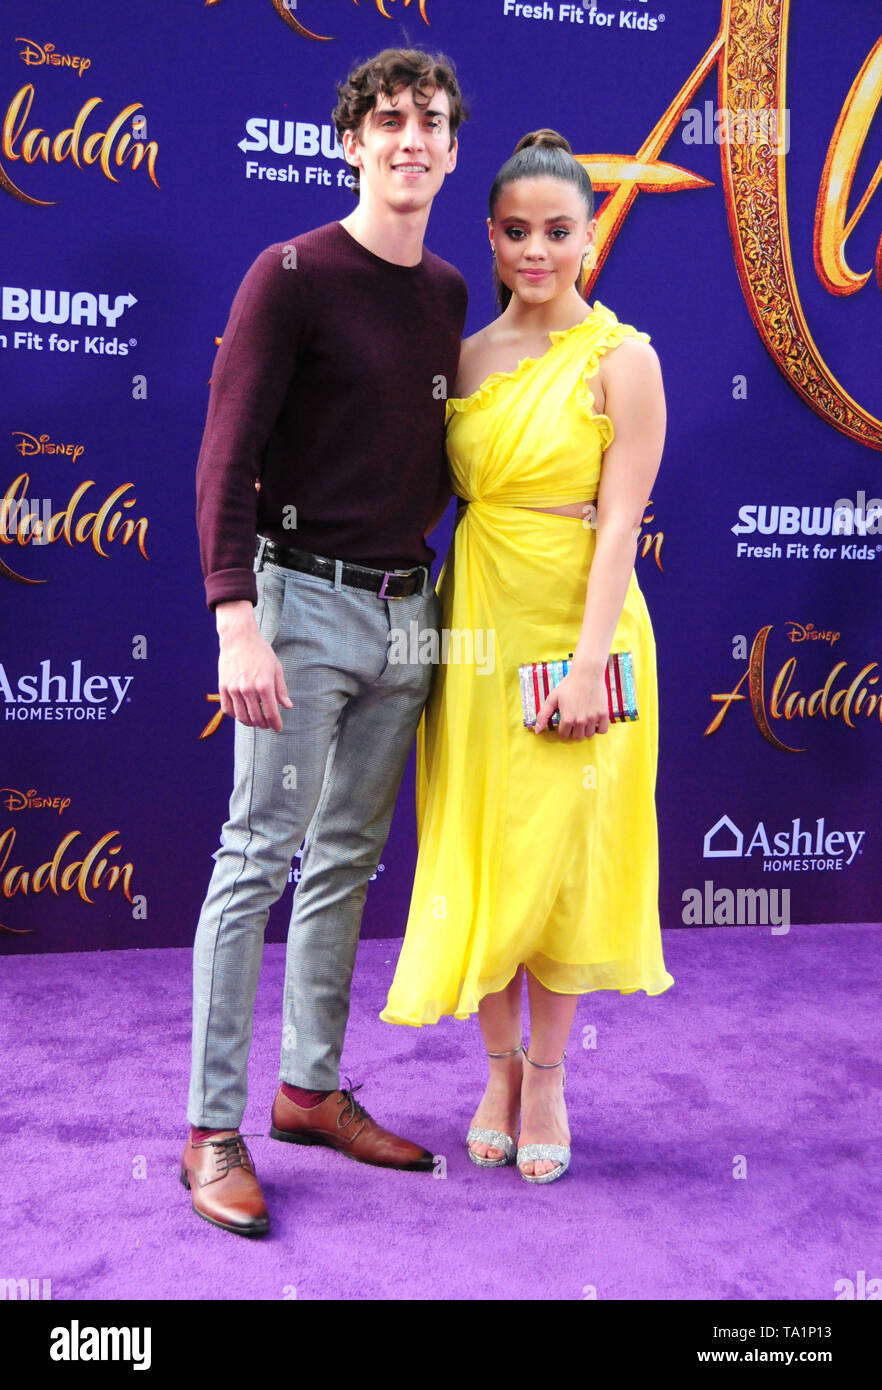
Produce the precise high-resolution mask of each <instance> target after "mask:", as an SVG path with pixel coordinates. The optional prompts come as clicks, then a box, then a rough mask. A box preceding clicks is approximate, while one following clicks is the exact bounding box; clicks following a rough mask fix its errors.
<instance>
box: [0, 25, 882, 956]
mask: <svg viewBox="0 0 882 1390" xmlns="http://www.w3.org/2000/svg"><path fill="white" fill-rule="evenodd" d="M880 17H882V16H880V10H879V4H878V0H841V3H839V4H837V5H835V6H831V5H830V4H829V3H828V0H798V3H794V4H792V5H791V4H790V0H619V3H617V4H616V5H611V4H606V3H603V0H599V2H598V3H597V4H595V5H593V6H592V5H590V4H584V5H583V4H578V3H577V4H562V3H558V0H553V3H543V4H516V3H512V2H511V0H360V3H359V2H358V0H299V3H295V0H289V3H287V4H286V3H284V0H206V2H205V3H203V2H202V0H164V3H154V4H149V5H131V4H123V3H122V0H68V3H66V4H64V5H59V4H58V3H57V0H7V3H6V4H5V5H4V6H3V11H2V15H0V105H2V117H0V119H2V132H0V219H2V220H0V296H2V319H0V386H2V390H0V498H2V499H3V512H2V521H3V525H2V528H0V599H2V609H0V613H2V627H0V786H2V792H0V927H2V930H0V949H2V950H4V951H7V952H34V951H69V950H86V949H95V948H114V947H116V948H119V947H132V946H140V947H144V946H181V945H185V944H188V943H189V942H190V941H191V940H192V937H193V932H194V928H195V923H196V919H197V915H198V910H199V907H200V904H201V901H202V898H203V895H204V892H205V889H206V886H207V883H208V878H209V874H210V871H211V868H212V861H211V857H210V856H211V854H212V852H213V851H214V849H215V848H216V846H217V843H218V836H219V832H220V827H221V825H222V823H223V821H224V819H225V816H226V810H227V800H228V797H229V792H230V786H231V773H232V739H233V726H232V722H231V721H230V720H229V719H227V718H225V717H223V716H221V715H220V713H219V707H218V704H217V693H216V692H217V642H216V635H215V629H214V620H213V618H212V616H211V615H210V614H209V612H208V610H207V608H206V607H205V605H204V597H203V587H202V575H201V571H200V567H199V557H198V549H197V537H196V530H195V521H194V467H195V461H196V456H197V452H198V447H199V441H200V437H201V431H202V425H203V422H204V418H205V408H206V403H207V396H208V380H209V377H210V374H211V368H212V362H213V358H214V352H215V346H216V342H217V339H218V336H219V335H220V334H221V333H222V332H223V328H224V325H225V322H226V316H227V312H228V310H229V306H230V302H231V299H232V296H233V294H234V292H235V290H236V287H237V285H238V283H239V281H240V279H241V277H242V275H243V274H244V272H245V270H246V269H247V267H248V266H249V265H250V263H251V262H252V260H253V259H254V257H255V256H256V255H257V253H258V252H259V251H260V250H261V249H262V248H263V247H264V246H266V245H268V244H269V243H271V242H274V241H280V240H284V239H287V238H288V237H291V236H294V235H296V234H297V233H299V232H302V231H304V230H306V229H308V228H310V227H313V226H318V225H320V224H323V223H326V222H330V221H332V220H334V219H336V218H340V217H343V216H345V215H346V214H347V213H348V212H349V211H350V210H351V208H352V206H353V198H352V194H351V192H350V191H349V189H348V187H347V177H348V175H347V169H346V166H345V164H344V162H343V160H342V152H341V150H340V149H339V147H337V145H336V141H335V137H334V131H333V127H332V124H331V120H330V112H331V110H332V108H333V106H334V103H335V100H336V94H335V84H336V82H337V81H338V80H341V79H342V78H344V77H345V75H346V73H347V72H348V70H349V69H350V67H351V66H352V65H353V64H354V63H355V62H356V61H359V60H361V59H363V58H365V57H368V56H369V55H370V54H372V53H375V52H377V51H379V50H380V49H382V48H384V47H387V46H390V45H394V46H399V45H408V44H419V45H420V46H423V47H427V48H429V49H440V50H441V51H443V52H445V53H446V54H448V55H449V56H450V57H451V58H452V59H453V60H454V62H455V63H456V65H457V69H458V73H459V77H460V81H461V84H462V87H463V91H464V94H465V96H466V98H467V100H468V102H469V104H470V107H471V119H470V121H469V122H468V123H467V124H466V125H465V126H464V127H463V129H462V131H461V137H460V159H459V164H458V167H457V169H456V171H455V173H454V174H453V175H451V176H450V177H449V178H448V179H447V181H446V183H445V185H444V187H443V189H442V190H441V192H440V194H439V196H438V197H437V199H436V201H435V206H434V208H433V210H432V214H431V219H430V223H429V230H428V236H427V244H428V245H429V247H430V248H431V249H432V250H434V251H436V252H437V253H439V254H440V255H442V256H444V257H445V258H447V259H448V260H450V261H452V262H453V263H454V264H455V265H457V266H458V267H459V268H460V269H461V271H462V272H463V274H464V276H465V278H466V280H467V282H468V285H469V289H470V309H469V319H468V324H467V331H468V332H474V331H476V330H477V329H478V328H479V327H481V326H482V325H484V324H485V323H486V322H487V321H488V320H489V319H490V318H491V317H492V316H493V314H494V304H493V295H492V287H491V275H490V266H491V261H490V256H489V252H488V245H487V239H486V230H485V225H484V220H485V217H486V201H487V194H488V191H489V187H490V184H491V182H492V180H493V177H494V175H495V173H496V171H497V169H498V168H499V166H500V165H501V164H502V162H503V161H504V160H505V159H506V158H507V156H508V155H509V154H510V152H511V150H512V148H513V146H514V145H515V143H516V141H517V140H518V139H519V138H520V136H521V135H522V134H524V132H526V131H528V130H532V129H535V128H537V127H539V126H553V127H556V128H557V129H558V130H560V131H562V132H563V133H564V134H565V135H566V136H567V138H568V139H569V141H570V143H571V144H572V146H573V149H574V151H575V152H576V153H577V155H578V156H579V157H580V158H581V159H582V160H583V162H584V164H585V166H586V168H587V169H588V171H589V172H590V174H591V176H592V178H593V179H594V182H595V187H596V189H597V191H598V205H599V228H598V230H599V237H598V244H599V248H600V254H599V257H598V266H597V270H596V274H595V277H594V280H593V282H592V285H591V287H590V289H589V293H588V297H589V298H590V299H591V300H592V302H593V300H594V299H595V298H597V299H600V300H601V302H602V303H604V304H606V305H608V306H609V307H610V308H612V309H613V310H614V311H615V313H616V314H617V315H618V316H619V318H620V319H622V320H624V321H626V322H628V323H633V324H635V325H636V326H637V327H638V328H640V329H644V330H646V331H647V332H648V333H649V334H650V335H651V337H652V341H653V343H654V345H655V347H656V349H657V350H658V353H659V355H660V358H661V362H662V366H663V370H664V376H665V383H666V390H667V399H668V408H669V430H668V438H667V445H666V448H665V454H664V459H663V462H662V467H661V471H660V474H659V478H658V481H657V485H656V488H655V490H654V494H653V497H652V499H651V503H650V505H649V507H648V508H647V512H646V515H645V518H644V527H643V532H642V536H641V542H640V551H639V557H638V560H637V566H638V575H639V579H640V583H641V586H642V588H643V591H644V593H645V595H646V599H647V603H648V605H649V609H650V612H651V614H652V618H653V623H654V626H655V631H656V636H657V641H658V650H659V681H660V701H661V735H660V738H661V749H660V764H659V782H658V809H659V825H660V849H661V910H662V925H663V927H676V926H680V925H682V924H684V923H687V924H692V923H699V924H704V925H708V926H711V925H714V924H720V923H728V922H733V921H745V922H750V921H751V919H752V918H756V919H757V920H760V921H768V922H769V923H770V924H771V926H772V927H773V928H774V926H775V925H776V924H778V923H779V919H780V918H781V917H784V916H786V917H787V918H788V919H789V920H790V921H792V922H809V923H811V922H842V921H866V920H878V919H879V918H880V917H882V810H880V804H879V772H880V747H882V681H880V665H879V662H880V657H882V630H880V621H879V619H880V602H879V594H880V577H882V500H879V499H880V495H882V477H880V463H882V453H880V450H882V422H880V418H879V417H880V415H882V370H880V369H882V298H880V293H882V239H880V233H882V186H880V177H882V163H880V160H882V109H880V107H882V39H880V28H882V25H880ZM451 512H452V508H451ZM450 528H451V514H450V513H448V516H447V517H446V519H445V521H444V522H443V523H442V525H441V526H440V527H439V528H438V530H437V532H436V533H435V536H434V540H433V544H434V546H435V548H436V550H437V551H438V562H439V563H440V560H441V559H442V558H443V554H444V551H445V549H446V546H447V542H448V539H449V535H450ZM436 572H437V570H436ZM412 802H413V764H412V763H411V766H410V768H409V770H408V772H407V774H406V777H405V782H404V784H403V787H402V792H401V796H400V798H399V805H398V809H397V812H396V819H395V823H394V826H393V831H392V835H391V837H390V840H389V843H388V845H387V847H386V850H385V852H384V855H383V862H382V866H381V868H380V870H378V873H377V874H376V875H375V878H374V879H373V881H372V882H371V885H370V888H369V892H368V900H367V907H366V912H365V923H364V930H365V932H366V933H367V934H369V935H374V936H397V935H400V934H401V933H402V931H403V928H404V922H405V918H406V909H407V902H408V895H409V889H410V883H411V876H412V870H413V863H414V857H415V833H414V822H413V812H412ZM452 813H453V814H455V813H456V812H455V808H453V810H452ZM297 871H298V860H297V859H296V858H295V860H294V862H293V864H292V870H291V879H290V882H289V885H288V888H287V890H286V892H285V895H284V896H283V898H282V899H281V900H280V902H279V903H278V904H277V905H276V907H275V909H274V910H273V913H272V915H271V918H270V925H269V929H268V938H269V939H273V940H280V939H282V937H283V935H284V931H285V928H286V924H287V918H288V913H289V910H290V898H291V894H292V892H293V889H294V885H295V883H296V879H297Z"/></svg>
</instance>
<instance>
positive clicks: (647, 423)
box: [536, 338, 666, 738]
mask: <svg viewBox="0 0 882 1390" xmlns="http://www.w3.org/2000/svg"><path fill="white" fill-rule="evenodd" d="M604 367H605V371H604V391H605V397H606V399H605V405H604V410H605V413H606V414H607V415H608V416H609V417H610V419H611V420H612V422H613V427H614V429H615V437H614V439H613V442H612V443H611V444H610V446H609V448H608V449H607V450H606V452H605V453H604V456H603V468H602V470H601V476H600V487H599V490H598V496H597V539H596V545H595V550H594V558H593V560H592V562H591V569H590V572H589V576H588V586H587V590H586V594H585V614H584V617H583V619H582V628H581V631H580V633H579V640H578V642H577V644H576V649H575V651H574V653H573V660H572V662H571V665H570V670H569V672H568V674H567V675H566V676H565V677H564V679H563V680H562V681H561V682H560V684H559V685H557V686H555V688H554V690H552V692H551V693H550V695H549V696H548V699H547V700H546V701H545V702H544V704H543V706H542V709H541V710H540V712H539V717H538V719H537V721H536V732H537V733H541V732H542V731H543V730H544V729H545V728H547V725H548V720H549V719H550V717H551V715H552V714H553V713H554V710H555V709H560V724H559V725H558V733H559V734H560V736H561V737H562V738H570V737H573V738H584V737H586V736H587V737H589V738H590V737H591V735H592V734H593V733H595V732H596V733H606V731H607V729H608V728H609V707H608V704H607V697H606V681H605V671H606V663H607V660H608V659H609V652H610V647H611V646H612V641H613V637H614V635H615V631H616V627H617V626H618V622H619V618H620V616H621V612H622V606H623V604H624V602H625V594H626V593H627V590H628V584H629V583H630V580H631V573H632V571H633V568H634V561H635V559H636V556H637V538H638V536H639V534H640V528H641V525H642V523H643V515H644V512H645V511H646V505H647V503H648V501H649V496H650V493H651V491H652V487H653V484H654V482H655V479H656V475H657V474H658V469H659V464H660V463H661V456H662V449H663V448H664V441H665V425H666V412H665V396H664V388H663V386H662V377H661V367H660V365H659V360H658V356H657V354H656V352H655V350H654V349H653V348H652V347H650V345H649V343H646V342H644V341H643V340H642V339H640V338H625V339H624V340H623V341H622V342H621V343H620V344H619V346H618V347H617V348H616V349H615V350H614V351H613V352H611V353H610V354H609V356H608V358H607V359H605V362H604Z"/></svg>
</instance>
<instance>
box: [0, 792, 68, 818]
mask: <svg viewBox="0 0 882 1390" xmlns="http://www.w3.org/2000/svg"><path fill="white" fill-rule="evenodd" d="M0 797H3V805H4V806H5V807H6V809H7V811H37V810H44V811H57V812H58V814H59V815H61V813H62V811H65V810H67V808H68V806H69V805H70V797H69V796H38V795H37V789H36V787H31V788H30V790H29V791H26V792H22V791H18V790H17V788H15V787H0Z"/></svg>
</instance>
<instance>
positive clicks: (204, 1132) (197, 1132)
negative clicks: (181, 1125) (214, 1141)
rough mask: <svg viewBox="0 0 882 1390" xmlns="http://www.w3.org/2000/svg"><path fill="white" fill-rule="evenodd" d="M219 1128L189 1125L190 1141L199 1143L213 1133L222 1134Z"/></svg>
mask: <svg viewBox="0 0 882 1390" xmlns="http://www.w3.org/2000/svg"><path fill="white" fill-rule="evenodd" d="M222 1133H223V1131H222V1130H220V1129H197V1128H196V1126H195V1125H191V1126H190V1143H191V1144H201V1143H202V1142H203V1140H205V1139H210V1138H211V1136H212V1135H213V1134H222Z"/></svg>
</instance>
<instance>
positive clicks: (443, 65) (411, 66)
mask: <svg viewBox="0 0 882 1390" xmlns="http://www.w3.org/2000/svg"><path fill="white" fill-rule="evenodd" d="M405 87H412V88H413V89H414V97H413V101H414V105H415V106H426V105H427V104H428V102H429V100H430V98H431V94H432V92H434V91H435V90H436V88H438V87H440V88H441V89H442V90H443V91H445V92H446V93H447V96H448V98H449V101H450V148H451V149H452V148H453V142H454V140H455V139H456V132H457V131H458V129H459V127H460V125H461V124H462V122H463V121H465V120H468V109H467V107H466V104H465V101H464V99H463V95H462V92H461V91H460V89H459V83H458V82H457V79H456V69H455V68H454V65H453V63H452V61H451V60H450V59H449V58H447V57H446V56H445V55H444V54H443V53H424V52H423V50H422V49H419V48H384V49H383V52H382V53H378V54H377V55H376V57H374V58H369V59H368V60H367V62H365V63H360V64H359V66H358V67H356V68H353V70H352V71H351V72H350V74H349V76H348V77H347V79H346V81H345V82H338V83H337V96H338V97H339V101H338V102H337V105H336V106H335V107H334V110H333V112H332V113H331V119H332V120H333V122H334V127H335V129H336V131H337V138H338V140H340V142H341V143H342V140H343V132H344V130H354V131H355V132H356V136H357V135H358V132H359V130H360V129H361V123H362V121H363V120H364V118H365V116H366V115H367V114H368V112H370V111H373V109H374V107H375V106H376V103H377V97H378V96H380V95H383V96H387V97H392V96H395V95H396V93H397V92H398V91H399V90H400V89H401V88H405ZM420 97H421V98H422V100H420ZM349 168H350V170H351V171H352V173H353V174H354V176H355V185H354V189H353V191H354V193H355V195H356V197H358V194H359V170H358V169H357V168H356V167H355V166H354V165H351V164H350V166H349Z"/></svg>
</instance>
